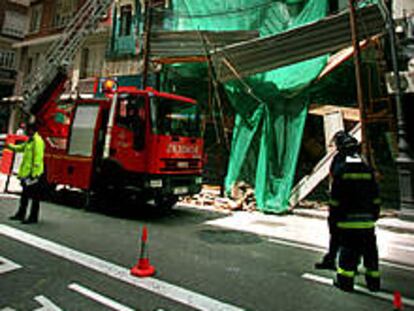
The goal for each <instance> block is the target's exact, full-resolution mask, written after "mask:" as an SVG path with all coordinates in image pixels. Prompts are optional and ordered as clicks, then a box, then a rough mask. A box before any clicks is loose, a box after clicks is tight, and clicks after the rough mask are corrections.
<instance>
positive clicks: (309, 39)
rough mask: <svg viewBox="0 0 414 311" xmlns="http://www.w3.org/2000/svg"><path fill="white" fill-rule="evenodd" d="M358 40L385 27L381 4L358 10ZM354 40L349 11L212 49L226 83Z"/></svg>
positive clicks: (341, 47) (216, 65)
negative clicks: (275, 33) (270, 34)
mask: <svg viewBox="0 0 414 311" xmlns="http://www.w3.org/2000/svg"><path fill="white" fill-rule="evenodd" d="M356 14H357V23H358V32H359V37H358V40H363V39H366V38H369V37H372V36H374V35H377V34H379V33H382V32H383V31H384V30H385V22H384V18H383V16H382V13H381V11H380V9H379V7H378V6H377V5H370V6H366V7H363V8H360V9H357V11H356ZM350 43H351V28H350V24H349V12H346V11H345V12H342V13H340V14H337V15H334V16H329V17H327V18H324V19H321V20H319V21H317V22H314V23H310V24H308V25H305V26H302V27H298V28H295V29H292V30H289V31H286V32H283V33H280V34H277V35H273V36H268V37H264V38H258V39H253V40H249V41H246V42H239V43H236V44H233V45H230V46H226V47H224V48H221V49H217V50H215V51H212V53H213V55H212V57H213V62H214V65H215V67H216V73H217V75H218V79H219V80H220V81H221V82H226V81H229V80H232V79H235V78H236V77H239V78H243V77H247V76H250V75H253V74H257V73H261V72H266V71H269V70H273V69H276V68H279V67H283V66H286V65H290V64H294V63H297V62H300V61H304V60H307V59H310V58H314V57H317V56H320V55H323V54H326V53H332V52H335V51H338V50H340V49H343V48H345V47H348V46H349V45H350Z"/></svg>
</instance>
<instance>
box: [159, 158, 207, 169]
mask: <svg viewBox="0 0 414 311" xmlns="http://www.w3.org/2000/svg"><path fill="white" fill-rule="evenodd" d="M161 160H162V161H163V162H164V164H165V166H164V167H163V168H161V171H187V170H195V169H199V168H200V160H199V159H161Z"/></svg>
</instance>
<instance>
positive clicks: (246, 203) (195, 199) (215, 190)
mask: <svg viewBox="0 0 414 311" xmlns="http://www.w3.org/2000/svg"><path fill="white" fill-rule="evenodd" d="M182 203H187V204H191V205H197V206H203V207H212V208H217V209H225V210H230V211H255V210H256V198H255V196H254V189H253V188H252V187H251V186H250V185H248V184H247V183H245V182H242V181H241V182H238V183H237V184H235V185H234V186H233V188H232V189H231V192H230V197H222V196H220V187H217V186H209V185H204V186H203V189H202V190H201V192H200V193H199V194H196V195H194V196H191V197H185V198H184V199H183V200H182Z"/></svg>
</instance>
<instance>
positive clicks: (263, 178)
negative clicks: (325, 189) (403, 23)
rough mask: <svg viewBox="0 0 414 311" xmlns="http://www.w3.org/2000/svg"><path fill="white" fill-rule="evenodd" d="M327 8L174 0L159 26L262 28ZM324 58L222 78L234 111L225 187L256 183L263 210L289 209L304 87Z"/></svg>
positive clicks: (312, 1)
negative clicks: (261, 72)
mask: <svg viewBox="0 0 414 311" xmlns="http://www.w3.org/2000/svg"><path fill="white" fill-rule="evenodd" d="M326 12H327V1H326V0H308V1H269V0H232V1H222V0H216V1H214V0H213V1H205V0H175V1H173V7H172V12H171V14H169V15H167V18H166V22H165V25H164V27H166V28H167V30H213V31H214V30H215V31H225V30H258V31H259V32H260V35H261V36H267V35H272V34H277V33H280V32H283V31H286V30H289V29H292V28H294V27H298V26H300V25H303V24H306V23H309V22H313V21H315V20H318V19H321V18H323V17H325V16H326ZM275 53H277V51H275ZM326 61H327V57H326V56H323V57H319V58H316V59H312V60H309V61H305V62H302V63H298V64H295V65H291V66H287V67H284V68H280V69H277V70H274V71H270V72H266V73H263V74H258V75H255V76H252V77H249V78H248V79H246V80H245V81H244V83H241V82H240V81H239V80H237V79H236V78H235V80H233V81H231V82H229V83H226V85H225V89H226V91H227V94H228V98H229V99H230V101H231V104H232V105H233V107H234V109H235V111H236V112H237V115H236V121H235V127H234V131H233V140H232V146H231V156H230V162H229V167H228V173H227V176H226V181H225V185H226V191H227V192H229V191H230V190H231V188H232V186H233V185H234V184H235V183H236V182H237V181H239V180H243V181H245V182H248V183H249V184H251V185H252V186H253V187H254V188H255V194H256V199H257V205H258V208H259V209H260V210H262V211H265V212H273V213H282V212H284V211H286V210H287V208H288V199H289V194H290V190H291V187H292V183H293V178H294V174H295V168H296V162H297V158H298V153H299V149H300V145H301V139H302V133H303V128H304V123H305V119H306V115H307V105H308V104H309V97H308V94H307V87H308V86H309V85H310V83H311V82H312V81H313V80H314V79H315V78H316V77H317V76H318V74H319V73H320V71H321V70H322V69H323V68H324V66H325V64H326ZM180 69H182V70H185V71H186V76H188V75H191V70H192V69H193V70H194V71H193V72H194V75H198V74H200V72H202V71H200V65H180V66H179V67H175V70H180ZM204 72H205V71H204ZM246 85H248V87H247V86H246ZM249 88H250V90H251V92H252V93H253V94H254V96H252V94H250V91H249Z"/></svg>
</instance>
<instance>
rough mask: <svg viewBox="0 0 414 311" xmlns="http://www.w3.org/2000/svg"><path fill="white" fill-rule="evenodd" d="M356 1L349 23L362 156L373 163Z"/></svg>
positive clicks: (350, 5) (353, 3) (351, 2)
mask: <svg viewBox="0 0 414 311" xmlns="http://www.w3.org/2000/svg"><path fill="white" fill-rule="evenodd" d="M355 2H357V1H355V0H349V23H350V26H351V35H352V46H353V48H354V66H355V81H356V88H357V101H358V107H359V114H360V120H361V147H362V154H363V155H364V156H365V158H366V159H367V160H368V161H369V162H371V157H370V154H369V148H368V141H367V126H366V110H365V103H364V102H365V98H364V90H363V85H362V77H361V75H362V68H361V49H360V47H359V40H358V26H357V22H356V16H355Z"/></svg>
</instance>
